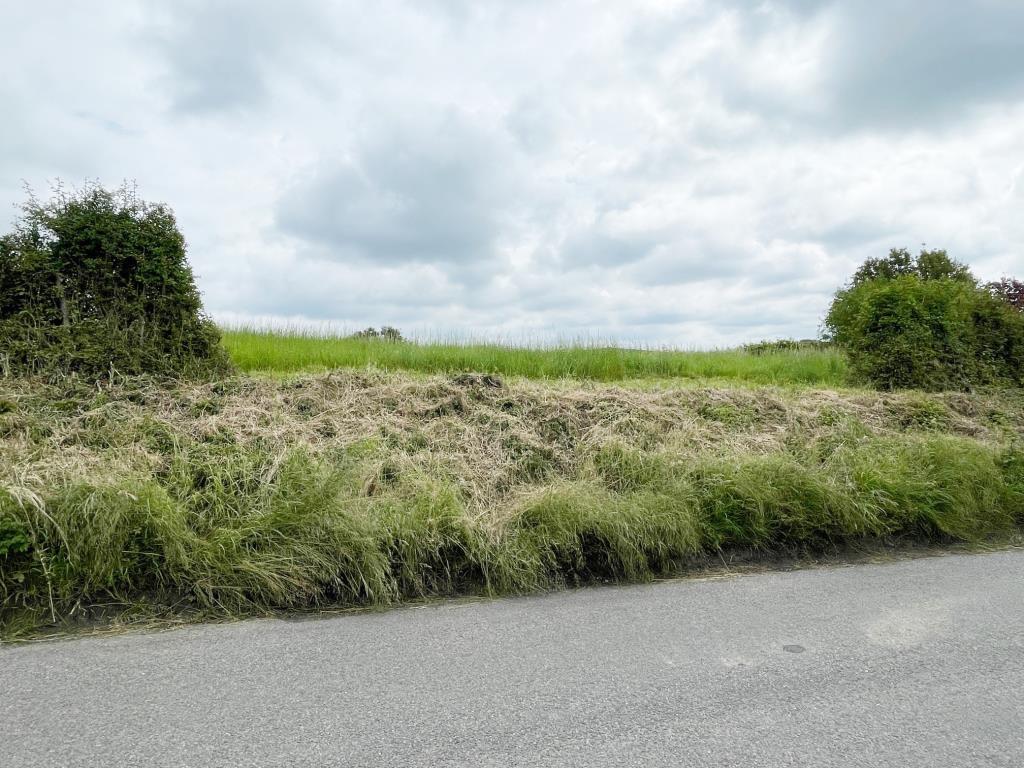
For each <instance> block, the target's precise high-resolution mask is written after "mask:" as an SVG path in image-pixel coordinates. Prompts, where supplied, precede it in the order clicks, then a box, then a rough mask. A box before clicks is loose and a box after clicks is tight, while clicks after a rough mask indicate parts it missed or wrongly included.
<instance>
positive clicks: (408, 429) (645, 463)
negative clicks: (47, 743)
mask: <svg viewBox="0 0 1024 768" xmlns="http://www.w3.org/2000/svg"><path fill="white" fill-rule="evenodd" d="M0 402H2V403H3V404H4V407H3V408H2V409H0V633H3V634H4V635H5V636H7V637H13V636H17V635H19V634H24V633H26V632H33V631H38V630H39V629H40V628H41V627H45V626H67V625H68V624H69V623H74V622H76V621H82V620H85V621H96V620H110V619H112V618H116V617H118V616H120V615H122V614H123V613H124V612H125V611H135V612H139V611H142V612H144V613H147V614H148V615H165V616H180V615H182V614H185V615H195V616H204V617H209V616H226V615H252V614H264V613H267V612H270V611H278V610H305V609H315V608H324V607H337V606H359V605H386V604H390V603H393V602H395V601H399V600H403V599H409V598H417V597H423V596H434V595H453V594H466V593H484V594H511V593H525V592H531V591H535V590H541V589H550V588H556V587H559V586H562V585H566V584H579V583H586V582H589V581H593V580H595V579H623V580H643V579H648V578H652V577H655V576H658V575H665V574H671V573H677V572H679V571H680V569H685V568H686V566H687V564H688V563H691V562H693V561H694V560H695V559H699V558H703V557H708V556H717V555H718V554H719V553H736V552H751V553H757V554H760V555H764V556H772V555H791V554H793V553H800V552H827V551H830V550H834V549H835V548H837V547H843V546H849V545H854V546H855V545H857V544H858V543H867V542H900V541H907V542H915V543H920V542H930V543H949V542H958V541H966V542H976V541H984V540H988V539H990V538H991V537H997V538H998V537H1006V536H1012V535H1014V533H1015V532H1019V531H1020V528H1021V524H1022V523H1024V450H1022V448H1021V439H1022V437H1024V402H1022V400H1021V397H1020V394H1019V393H1018V392H1012V391H1005V392H989V393H976V394H947V395H924V394H919V393H907V394H886V395H882V394H877V393H870V392H846V393H837V392H825V391H814V390H809V389H803V388H797V389H786V388H778V387H751V388H746V389H720V388H689V387H688V388H676V389H665V390H659V391H651V390H636V389H625V388H621V387H616V386H608V385H603V384H599V383H593V382H591V383H587V382H582V383H579V384H578V385H576V386H574V387H568V386H566V387H550V386H548V385H546V384H544V383H539V382H531V381H528V380H519V381H514V382H505V383H504V384H503V385H499V386H494V384H493V382H492V383H486V382H484V381H483V380H481V379H473V378H467V377H452V376H426V377H424V376H410V375H407V374H386V373H383V372H379V371H377V372H374V371H359V372H354V371H348V372H345V371H340V372H333V373H331V374H328V375H317V376H305V377H300V378H297V379H292V380H287V381H284V380H279V379H273V378H269V379H266V378H265V379H255V378H251V377H238V378H234V379H229V380H225V381H219V382H213V383H206V384H181V385H177V386H175V387H171V388H167V387H166V386H163V387H161V386H155V385H152V384H150V383H149V382H147V381H145V380H125V381H122V382H119V383H117V384H115V385H111V386H109V387H104V388H101V389H97V388H96V387H95V386H85V385H78V384H75V383H74V382H73V381H71V382H64V383H63V384H59V385H58V384H49V385H47V384H43V383H40V382H29V381H18V380H2V379H0Z"/></svg>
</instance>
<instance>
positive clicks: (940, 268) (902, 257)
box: [851, 248, 975, 285]
mask: <svg viewBox="0 0 1024 768" xmlns="http://www.w3.org/2000/svg"><path fill="white" fill-rule="evenodd" d="M904 275H916V276H918V277H920V278H921V279H922V280H946V279H948V280H958V281H962V282H974V281H975V280H974V276H973V275H972V274H971V272H970V270H969V269H968V268H967V266H966V265H964V264H961V263H960V262H958V261H955V260H953V259H951V258H950V257H949V254H947V253H946V251H944V250H932V251H929V250H925V249H922V250H921V252H920V253H919V254H918V255H917V256H911V255H910V251H908V250H907V249H906V248H893V249H892V250H890V251H889V255H888V256H886V257H885V258H881V259H868V260H867V261H865V262H864V263H863V264H861V266H860V267H859V268H858V269H857V271H856V272H854V273H853V279H852V281H851V282H852V284H853V285H860V284H861V283H864V282H867V281H868V280H880V279H881V280H893V279H895V278H897V277H903V276H904Z"/></svg>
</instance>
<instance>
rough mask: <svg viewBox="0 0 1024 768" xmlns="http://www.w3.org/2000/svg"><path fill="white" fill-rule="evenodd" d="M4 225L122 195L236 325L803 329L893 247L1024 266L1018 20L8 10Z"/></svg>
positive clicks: (781, 8) (988, 12) (708, 341)
mask: <svg viewBox="0 0 1024 768" xmlns="http://www.w3.org/2000/svg"><path fill="white" fill-rule="evenodd" d="M0 29H3V30H4V32H3V43H2V45H0V70H2V72H3V76H2V77H0V105H2V107H0V109H2V114H3V118H2V119H0V223H2V224H3V225H4V228H5V229H6V228H7V227H8V226H9V225H10V222H11V221H12V220H13V218H14V216H15V214H16V208H15V206H16V204H18V203H19V202H20V201H21V200H22V199H23V198H24V193H23V184H24V183H28V184H29V185H31V187H33V188H34V189H35V190H36V191H37V192H38V193H40V194H45V193H46V192H47V190H48V186H49V183H50V182H51V181H52V180H54V179H56V178H58V177H59V178H61V179H63V180H64V181H65V182H68V183H70V184H78V183H81V182H82V181H83V180H85V179H99V180H100V181H101V182H103V183H105V184H109V185H116V184H118V183H120V182H121V181H122V180H124V179H134V180H136V181H137V183H138V187H139V190H140V193H141V195H142V196H143V197H144V198H146V199H151V200H159V201H163V202H166V203H168V204H169V205H170V206H171V207H172V208H173V209H174V210H175V211H176V212H177V214H178V218H179V222H180V225H181V227H182V229H183V231H184V233H185V236H186V238H187V240H188V243H189V254H190V259H191V262H192V264H193V267H194V269H195V272H196V274H197V277H198V280H199V284H200V287H201V288H202V291H203V294H204V297H205V302H206V306H207V309H208V310H209V311H210V312H211V313H212V314H213V315H214V317H216V318H217V319H219V320H222V321H228V322H242V321H254V320H256V321H264V322H265V321H267V320H268V319H273V318H276V319H277V320H278V321H279V322H280V321H291V322H295V323H319V322H328V321H329V322H332V323H335V324H336V325H338V326H339V327H342V328H350V329H351V328H356V327H362V326H366V325H370V324H373V325H380V324H391V325H397V326H399V327H400V328H402V329H403V330H408V331H413V332H419V333H421V334H422V333H426V334H459V335H463V336H466V335H472V336H489V337H499V336H500V337H504V338H512V339H524V338H533V339H541V338H547V339H550V338H573V337H587V338H590V339H612V340H617V341H619V342H622V343H627V342H643V343H647V344H652V345H661V344H668V345H673V346H682V347H709V346H715V345H724V344H732V343H737V342H743V341H750V340H756V339H761V338H771V337H783V336H792V337H810V336H814V335H816V334H817V331H818V327H819V322H820V319H821V317H822V315H823V313H824V311H825V309H826V308H827V306H828V302H829V298H830V295H831V293H832V292H833V291H834V290H835V288H836V287H837V286H838V285H839V284H840V283H842V282H843V281H844V280H845V279H846V278H847V277H848V276H849V274H850V273H851V271H852V270H853V268H854V267H855V266H856V265H857V263H859V262H860V261H861V260H863V259H864V258H865V257H867V256H877V255H883V254H885V253H886V252H887V250H888V249H889V248H890V247H892V246H907V247H910V248H914V249H916V248H918V247H920V245H921V244H922V243H927V244H928V245H929V246H931V247H944V248H947V249H948V250H949V251H950V253H951V254H952V255H953V256H954V257H956V258H958V259H960V260H963V261H966V262H968V263H969V264H970V265H971V266H972V268H973V269H974V271H975V273H976V274H977V275H979V276H980V277H983V278H986V279H988V278H996V277H999V276H1000V275H1002V274H1004V273H1009V274H1014V273H1016V274H1018V275H1021V276H1024V275H1022V273H1024V215H1022V213H1024V43H1022V40H1024V2H1022V0H972V2H962V0H838V1H836V2H828V1H827V0H776V1H773V2H768V1H766V2H755V1H754V0H749V1H746V2H745V1H744V0H735V1H734V2H726V1H722V0H718V1H717V2H713V1H712V0H707V1H704V0H680V1H679V2H671V1H669V0H644V1H643V2H640V1H638V0H631V1H630V2H619V0H608V2H591V1H585V0H566V1H565V2H561V1H560V0H507V1H506V2H499V1H498V0H494V1H493V2H488V1H486V0H485V1H482V2H470V0H450V1H447V2H446V1H445V0H408V1H407V2H398V1H397V0H394V1H393V0H379V1H375V2H365V0H358V1H357V2H333V3H328V2H314V1H312V0H310V1H309V2H305V1H302V0H300V1H296V0H291V1H290V2H284V1H283V0H282V1H281V2H273V3H271V2H254V0H247V1H245V2H242V1H241V0H239V1H237V2H215V1H210V2H179V1H177V0H176V1H175V2H173V3H168V2H130V1H129V0H119V2H110V3H84V2H71V1H70V0H68V1H67V2H47V1H41V0H32V1H31V2H30V1H29V0H4V2H3V3H2V4H0Z"/></svg>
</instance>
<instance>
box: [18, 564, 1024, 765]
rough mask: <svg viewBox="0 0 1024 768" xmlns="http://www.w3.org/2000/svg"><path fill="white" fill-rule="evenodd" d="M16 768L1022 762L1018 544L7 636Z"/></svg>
mask: <svg viewBox="0 0 1024 768" xmlns="http://www.w3.org/2000/svg"><path fill="white" fill-rule="evenodd" d="M0 765H2V766H10V767H11V768H32V767H34V766H88V767H89V768H97V767H99V766H146V767H150V766H176V767H180V766H196V767H200V766H203V767H205V766H231V768H240V767H241V766H304V767H306V766H449V765H450V766H539V765H550V766H563V765H565V766H587V767H588V768H590V767H594V766H659V767H660V766H676V765H679V766H685V765H708V766H744V767H745V768H746V767H749V766H790V765H794V766H796V765H798V766H837V765H842V766H858V767H860V766H900V768H910V767H912V766H928V767H929V768H933V767H936V766H941V767H945V766H971V767H972V768H976V767H977V766H1014V768H1019V766H1022V765H1024V552H1020V551H1007V552H1000V553H994V554H980V555H963V556H961V555H957V556H952V555H950V556H943V557H934V558H925V559H917V560H904V561H900V562H894V563H888V564H881V565H857V566H850V567H841V568H823V569H816V570H805V571H796V572H774V573H763V574H755V575H745V576H739V577H734V578H727V579H716V580H703V581H701V580H689V581H686V580H683V581H674V582H663V583H658V584H650V585H645V586H636V587H621V588H599V589H589V590H582V591H575V592H567V593H561V594H553V595H547V596H540V597H531V598H523V599H509V600H496V601H489V602H468V601H463V602H451V603H444V604H437V605H430V606H425V607H418V608H409V609H401V610H394V611H389V612H384V613H364V614H353V615H344V616H337V617H333V618H323V619H314V620H303V621H278V620H259V621H246V622H240V623H235V624H226V625H207V626H196V627H191V628H186V629H181V630H176V631H171V632H163V633H150V634H132V635H121V636H110V637H105V638H83V639H77V640H68V641H61V642H55V643H41V644H34V645H25V646H6V647H0Z"/></svg>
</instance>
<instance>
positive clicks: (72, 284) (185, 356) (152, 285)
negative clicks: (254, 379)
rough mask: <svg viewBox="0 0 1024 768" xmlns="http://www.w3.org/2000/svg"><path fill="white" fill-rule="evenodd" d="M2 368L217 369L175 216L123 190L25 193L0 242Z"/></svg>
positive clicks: (217, 353)
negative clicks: (47, 196) (44, 197)
mask: <svg viewBox="0 0 1024 768" xmlns="http://www.w3.org/2000/svg"><path fill="white" fill-rule="evenodd" d="M0 368H2V370H3V371H5V372H6V373H8V374H11V373H14V374H42V375H46V376H51V377H52V376H63V375H68V374H78V375H81V376H84V377H86V378H96V377H101V376H107V375H110V374H111V372H112V371H116V372H119V373H122V374H131V373H143V372H146V373H158V374H175V375H176V374H180V373H182V372H223V371H224V370H225V369H226V368H227V358H226V357H225V355H224V352H223V350H222V349H221V347H220V345H219V333H218V331H217V329H216V327H215V326H214V325H213V324H212V323H211V322H210V321H209V320H207V319H206V318H205V317H204V316H203V314H202V304H201V302H200V298H199V292H198V291H197V290H196V286H195V282H194V280H193V276H192V271H191V269H190V268H189V266H188V262H187V261H186V259H185V240H184V238H183V237H182V235H181V233H180V232H179V231H178V227H177V224H176V222H175V220H174V215H173V214H172V213H171V211H170V210H169V209H167V208H166V207H165V206H162V205H151V204H149V203H146V202H144V201H142V200H139V199H138V197H136V195H135V192H134V190H133V189H131V188H130V187H121V188H120V189H117V190H114V191H108V190H106V189H103V188H102V187H100V186H98V185H87V186H85V187H84V188H83V189H81V190H80V191H77V192H67V191H66V190H64V189H62V188H58V189H57V192H56V195H55V197H54V198H53V199H52V200H50V201H49V202H46V203H40V202H38V201H37V200H35V199H34V198H30V199H29V201H28V203H26V205H25V206H24V208H23V216H22V218H21V220H20V221H19V222H18V224H17V227H16V229H15V231H14V232H12V233H10V234H8V235H5V236H3V237H0Z"/></svg>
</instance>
